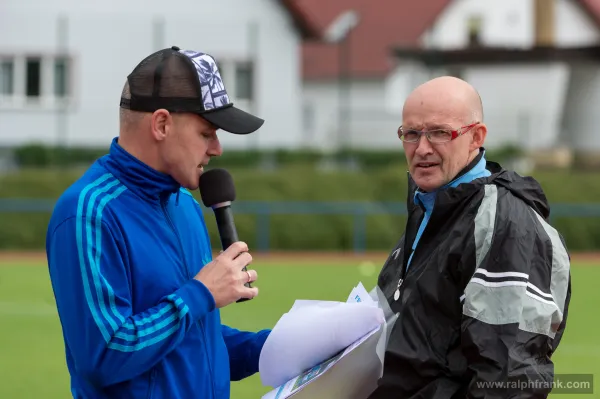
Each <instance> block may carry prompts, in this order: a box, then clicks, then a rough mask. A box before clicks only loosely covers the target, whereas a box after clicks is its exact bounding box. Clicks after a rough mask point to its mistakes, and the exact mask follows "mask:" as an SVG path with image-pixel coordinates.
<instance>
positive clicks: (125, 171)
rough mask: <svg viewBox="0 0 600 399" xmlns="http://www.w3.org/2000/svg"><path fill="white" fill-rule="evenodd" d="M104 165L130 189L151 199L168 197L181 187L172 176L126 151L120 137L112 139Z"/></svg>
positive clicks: (140, 195)
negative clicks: (120, 143)
mask: <svg viewBox="0 0 600 399" xmlns="http://www.w3.org/2000/svg"><path fill="white" fill-rule="evenodd" d="M104 166H105V167H106V168H107V169H108V171H109V172H110V173H112V174H113V175H114V176H115V177H116V178H117V179H119V180H120V181H121V182H122V183H123V184H124V185H125V186H126V187H127V188H128V189H129V190H131V191H132V192H134V193H135V194H137V195H138V196H139V197H141V198H144V199H147V200H150V201H158V200H161V199H166V198H168V196H170V195H171V194H172V193H175V192H178V191H179V189H180V187H181V186H180V184H179V183H178V182H177V181H176V180H175V179H173V178H172V177H171V176H169V175H167V174H165V173H162V172H159V171H157V170H156V169H153V168H151V167H150V166H148V165H146V164H145V163H143V162H142V161H140V160H139V159H137V158H135V157H134V156H133V155H131V154H130V153H128V152H127V151H125V149H123V147H121V146H120V145H119V143H118V137H115V138H114V139H113V140H112V143H111V145H110V151H109V154H108V155H107V156H105V157H104Z"/></svg>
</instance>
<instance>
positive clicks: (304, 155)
mask: <svg viewBox="0 0 600 399" xmlns="http://www.w3.org/2000/svg"><path fill="white" fill-rule="evenodd" d="M107 151H108V146H106V147H99V148H88V147H58V146H46V145H42V144H36V143H33V144H27V145H24V146H20V147H17V148H15V149H14V150H13V151H12V152H13V155H14V160H15V162H16V164H17V165H18V166H20V167H22V168H31V167H35V168H41V167H42V168H46V167H52V166H60V167H77V166H80V165H89V164H91V163H92V162H94V161H95V160H96V159H98V158H99V157H101V156H102V155H104V154H105V153H106V152H107ZM488 154H489V156H491V157H492V158H493V159H496V160H504V159H508V158H512V157H514V156H517V155H520V154H521V150H520V149H519V148H518V147H513V146H507V147H504V148H500V149H497V150H492V151H488ZM327 161H336V162H341V163H352V164H354V165H360V167H361V168H362V169H368V170H372V169H378V168H382V167H383V168H386V167H389V166H390V165H393V164H403V163H404V162H405V161H404V155H403V153H402V146H401V144H400V142H398V146H397V148H391V149H389V150H386V151H382V150H359V149H342V150H340V151H337V152H334V153H327V152H322V151H317V150H310V149H306V150H263V151H259V150H226V151H225V152H224V154H223V155H222V156H221V157H219V158H215V159H213V160H212V165H214V166H217V167H222V168H227V169H231V168H233V169H235V168H267V169H268V168H274V167H277V168H279V167H287V166H294V165H296V166H297V165H302V166H303V167H314V166H317V167H318V166H319V165H323V163H324V162H327Z"/></svg>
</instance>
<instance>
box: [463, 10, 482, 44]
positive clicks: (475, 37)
mask: <svg viewBox="0 0 600 399" xmlns="http://www.w3.org/2000/svg"><path fill="white" fill-rule="evenodd" d="M482 26H483V19H482V17H481V16H479V15H473V16H471V17H469V20H468V21H467V29H468V39H469V47H475V46H479V45H481V28H482Z"/></svg>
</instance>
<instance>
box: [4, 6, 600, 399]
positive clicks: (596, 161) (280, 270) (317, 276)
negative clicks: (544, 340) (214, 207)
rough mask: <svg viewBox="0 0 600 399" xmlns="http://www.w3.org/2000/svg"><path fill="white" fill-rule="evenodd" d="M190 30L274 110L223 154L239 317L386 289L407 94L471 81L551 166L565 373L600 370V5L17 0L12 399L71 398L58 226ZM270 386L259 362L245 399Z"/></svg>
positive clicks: (10, 247)
mask: <svg viewBox="0 0 600 399" xmlns="http://www.w3.org/2000/svg"><path fill="white" fill-rule="evenodd" d="M173 45H176V46H179V47H181V48H183V49H191V50H197V51H202V52H207V53H209V54H211V55H213V56H214V57H215V58H216V59H217V61H218V63H219V67H220V70H221V76H222V77H223V81H224V83H225V86H226V88H227V90H228V93H229V95H230V97H231V98H232V99H233V102H234V103H235V104H236V105H237V106H238V107H240V108H243V109H245V110H247V111H250V112H253V113H256V114H257V115H260V116H262V117H263V118H265V119H266V123H265V125H264V127H262V128H261V129H260V130H259V131H258V132H257V133H256V134H253V135H249V136H247V137H246V136H237V135H230V134H226V133H222V134H221V135H220V139H221V142H222V144H223V147H224V154H223V156H222V157H220V158H219V159H213V160H212V161H211V164H210V165H209V167H223V168H227V169H228V170H229V171H230V172H231V173H232V175H233V177H234V180H235V184H236V189H237V194H238V197H237V200H236V202H235V203H234V206H233V208H234V212H235V214H236V224H237V228H238V232H239V235H240V237H241V238H242V239H243V240H245V241H246V242H248V243H249V245H250V248H251V249H253V250H254V251H255V252H256V255H255V263H256V265H255V268H256V269H257V270H259V275H260V280H259V284H258V285H259V286H260V287H261V295H260V296H259V297H258V298H256V299H255V300H253V301H250V302H247V303H244V304H236V305H233V306H230V307H228V308H226V309H224V310H223V320H224V322H226V323H228V324H230V325H232V326H234V327H238V328H242V329H250V330H256V329H260V328H265V327H272V326H273V325H274V324H275V323H276V322H277V320H278V319H279V318H280V317H281V315H282V314H283V313H284V312H286V311H287V310H288V309H289V308H290V307H291V305H292V304H293V301H294V300H295V299H331V300H342V301H345V300H346V297H347V295H348V294H349V293H350V290H351V289H352V287H353V286H354V285H356V283H357V282H358V281H362V282H363V284H364V285H365V287H366V288H367V289H371V288H372V287H373V286H374V284H375V283H376V278H377V273H378V272H379V270H380V268H381V266H382V264H383V261H384V260H385V258H386V256H387V251H389V250H390V249H391V248H392V246H393V245H394V244H395V243H396V242H397V240H398V239H399V238H400V236H401V234H402V233H403V231H404V223H405V209H406V206H405V204H406V193H407V185H406V183H407V175H406V174H407V172H406V170H407V166H406V161H405V157H404V154H403V150H402V145H401V142H400V141H399V140H398V137H397V134H396V132H397V129H398V127H399V126H400V124H401V123H402V121H401V112H402V104H403V102H404V99H405V98H406V96H407V95H408V93H410V91H411V90H412V89H414V88H415V87H416V86H417V85H419V84H421V83H423V82H425V81H426V80H428V79H431V78H433V77H436V76H440V75H453V76H457V77H460V78H462V79H464V80H466V81H468V82H469V83H471V84H472V85H474V86H475V88H476V89H477V90H478V91H479V93H480V94H481V97H482V100H483V105H484V114H485V117H484V122H485V123H486V124H487V125H488V129H489V134H488V139H487V142H486V143H487V144H486V149H487V154H488V155H487V158H488V159H490V160H494V161H497V162H500V163H501V164H502V165H503V166H504V167H507V168H512V169H515V170H517V171H518V172H519V173H521V174H524V175H530V176H533V177H535V178H536V179H538V181H539V182H540V183H541V184H542V186H543V188H544V190H545V192H546V195H547V197H548V200H549V201H550V203H551V204H552V214H551V219H552V223H553V225H554V226H555V227H556V228H557V229H558V230H559V231H560V232H561V233H562V234H563V236H564V238H565V240H566V242H567V245H568V247H569V250H570V252H571V255H572V261H573V264H572V268H573V272H572V273H573V291H574V296H573V302H572V305H571V311H570V313H569V317H570V321H569V324H568V326H567V332H566V335H565V340H564V341H563V343H562V345H561V347H560V348H559V351H558V352H557V354H556V357H555V362H556V368H557V373H595V374H596V375H600V366H599V364H600V362H599V361H600V345H599V344H598V343H597V340H596V339H594V337H595V336H597V333H596V331H597V328H598V327H600V322H598V319H597V313H598V312H597V309H596V307H597V304H598V303H600V294H599V292H598V290H597V289H595V282H596V281H598V280H599V279H600V272H599V271H600V267H599V266H600V255H597V254H596V253H598V254H600V134H599V132H598V129H597V126H598V123H599V122H598V121H599V117H598V115H599V113H598V110H599V109H600V0H503V1H499V0H421V1H414V0H219V1H208V0H195V1H192V0H171V1H169V2H168V3H165V2H161V1H156V0H147V1H144V2H142V1H141V0H129V1H126V2H124V1H116V0H105V1H103V2H91V1H75V0H45V1H42V0H3V1H2V2H0V349H1V350H0V375H2V381H5V382H6V383H4V384H0V398H29V397H40V396H42V395H43V397H45V398H64V397H67V396H68V395H69V380H68V374H67V371H66V367H65V361H64V347H63V342H62V336H61V330H60V323H59V321H58V318H57V315H56V311H55V307H54V298H53V296H52V291H51V288H50V284H49V280H48V275H47V269H46V263H45V254H44V245H45V234H46V227H47V223H48V219H49V216H50V213H51V211H52V208H53V204H54V201H55V200H56V198H57V197H58V196H59V195H60V194H61V193H62V192H63V191H64V190H65V189H66V188H67V187H68V186H69V185H70V184H72V183H73V182H74V181H75V180H76V179H77V178H78V177H79V176H81V174H82V173H83V171H84V170H85V169H86V168H87V167H89V165H90V164H91V163H92V162H94V160H96V159H97V158H98V157H100V156H102V155H104V154H105V153H106V152H107V151H108V148H109V145H110V141H111V139H112V138H113V137H115V136H116V135H117V134H118V104H119V98H120V93H121V89H122V87H123V84H124V83H125V80H126V77H127V75H128V73H130V72H131V70H132V69H133V68H134V67H135V66H136V64H137V63H138V62H139V61H141V60H142V59H143V58H144V57H146V56H147V55H149V54H150V53H152V52H154V51H156V50H158V49H161V48H165V47H169V46H173ZM194 195H195V196H196V197H197V198H198V199H199V195H198V193H194ZM206 219H207V222H208V225H209V229H210V233H211V239H212V240H213V245H214V247H215V248H217V249H218V248H219V241H218V234H217V230H216V226H215V224H214V220H213V219H214V218H213V216H212V214H211V212H210V211H207V213H206ZM595 305H596V306H595ZM270 389H271V388H269V387H264V386H262V385H261V383H260V380H259V378H258V376H254V377H252V378H249V379H248V380H246V381H243V382H237V383H234V384H233V386H232V398H242V399H244V398H259V397H261V396H262V394H264V393H266V392H267V391H269V390H270Z"/></svg>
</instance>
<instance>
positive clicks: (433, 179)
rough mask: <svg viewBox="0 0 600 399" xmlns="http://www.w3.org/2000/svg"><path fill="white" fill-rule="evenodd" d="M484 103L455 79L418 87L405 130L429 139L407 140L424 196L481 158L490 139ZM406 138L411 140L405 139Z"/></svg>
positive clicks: (406, 147)
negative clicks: (482, 150) (478, 155)
mask: <svg viewBox="0 0 600 399" xmlns="http://www.w3.org/2000/svg"><path fill="white" fill-rule="evenodd" d="M482 108H483V107H482V105H481V98H480V97H479V94H478V93H477V91H476V90H475V89H474V88H473V87H472V86H471V85H470V84H468V83H467V82H465V81H464V80H461V79H457V78H454V77H451V76H443V77H439V78H435V79H432V80H430V81H428V82H426V83H424V84H422V85H420V86H419V87H417V88H416V89H415V90H414V91H413V92H412V93H411V94H410V95H409V96H408V98H407V99H406V102H405V103H404V108H403V109H402V130H401V132H403V134H406V133H407V132H408V133H409V134H411V135H412V136H414V133H415V131H418V132H423V131H427V132H428V134H427V135H425V136H423V135H422V134H421V135H420V136H416V137H417V140H416V141H414V140H410V139H408V140H404V141H403V146H404V150H405V153H406V158H407V160H408V164H409V170H410V174H411V176H412V177H413V179H414V181H415V182H416V184H417V185H418V186H419V188H421V189H422V190H425V191H432V190H436V189H438V188H440V187H442V186H443V185H445V184H447V183H449V182H450V181H452V180H453V179H454V178H455V177H456V176H457V175H458V173H460V171H461V170H463V169H464V168H466V167H467V166H468V165H469V163H470V162H471V161H473V159H475V157H476V156H477V154H478V153H479V149H480V148H481V147H482V146H483V143H484V141H485V137H486V135H487V127H486V126H485V124H484V123H483V121H482V119H483V109H482ZM404 137H405V138H406V137H407V136H404Z"/></svg>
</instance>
